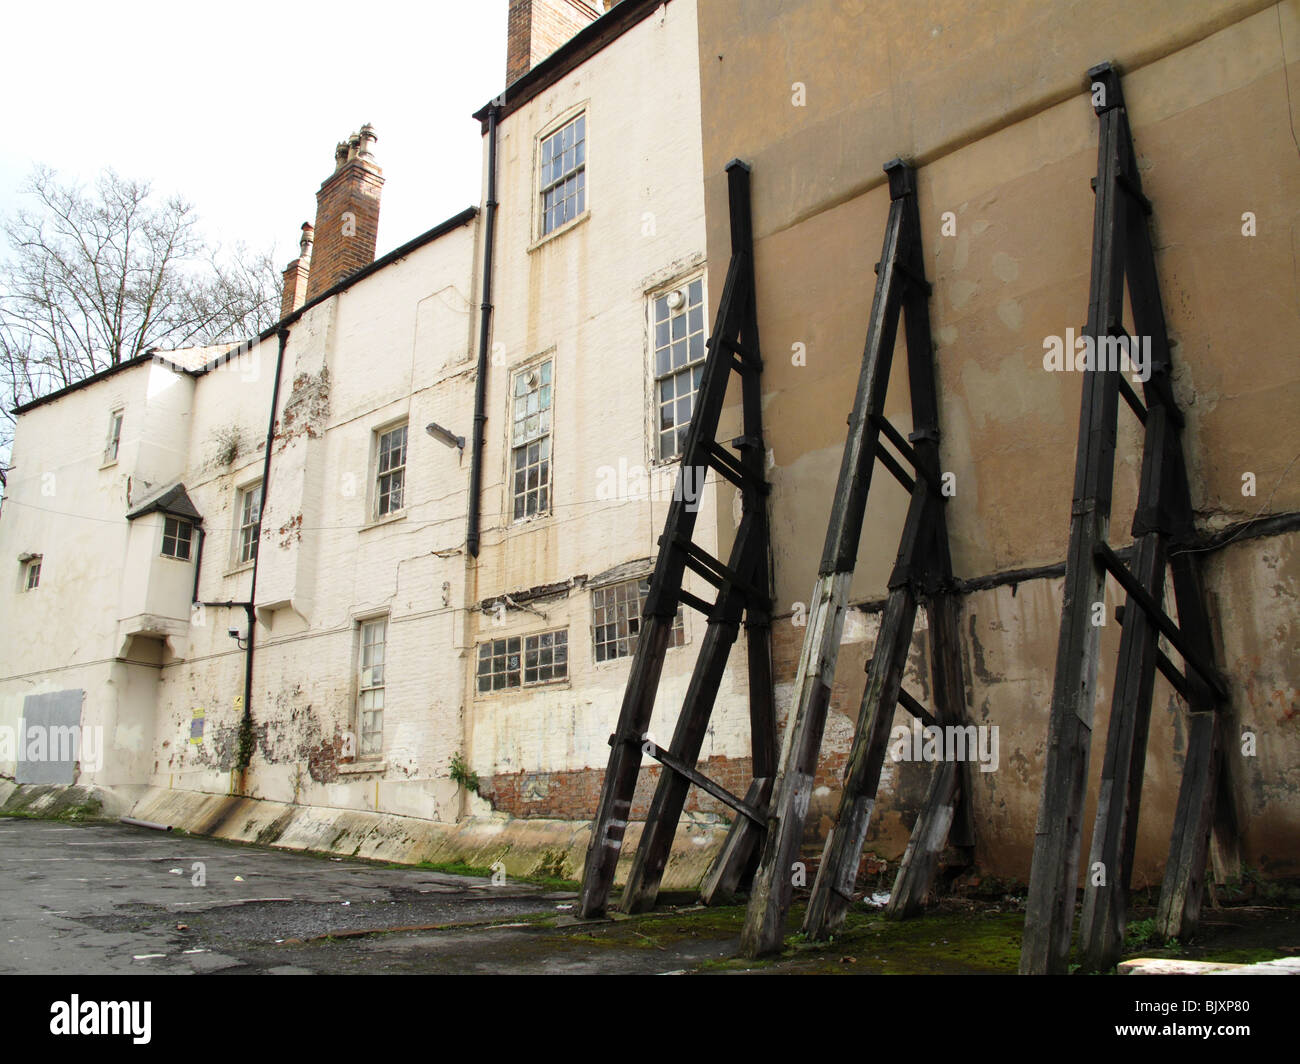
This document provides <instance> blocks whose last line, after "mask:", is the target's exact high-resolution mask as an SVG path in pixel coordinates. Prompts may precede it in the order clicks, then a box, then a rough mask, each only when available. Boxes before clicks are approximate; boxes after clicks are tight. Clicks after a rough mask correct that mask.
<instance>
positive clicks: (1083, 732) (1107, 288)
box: [1020, 64, 1234, 973]
mask: <svg viewBox="0 0 1300 1064" xmlns="http://www.w3.org/2000/svg"><path fill="white" fill-rule="evenodd" d="M1088 74H1089V80H1090V82H1091V89H1090V91H1091V92H1092V93H1093V96H1094V102H1095V104H1096V110H1097V113H1098V115H1099V116H1100V119H1101V123H1100V126H1101V133H1100V142H1099V146H1098V167H1097V169H1098V176H1097V179H1096V181H1095V182H1094V185H1093V187H1094V190H1095V191H1096V193H1097V199H1096V205H1095V214H1094V222H1093V224H1094V228H1093V262H1092V285H1091V301H1090V306H1089V315H1088V325H1087V330H1086V331H1087V334H1088V335H1091V336H1094V337H1099V336H1101V335H1103V332H1104V334H1105V335H1109V336H1117V335H1118V336H1124V337H1127V333H1125V332H1124V331H1123V328H1122V325H1121V323H1120V313H1121V312H1122V309H1123V306H1122V299H1121V297H1122V288H1121V287H1120V286H1121V285H1122V282H1123V281H1124V279H1125V278H1127V281H1128V294H1129V302H1130V305H1131V306H1132V309H1133V318H1134V322H1135V333H1136V334H1137V336H1138V337H1139V338H1140V339H1142V340H1143V341H1144V342H1145V341H1149V345H1150V346H1149V349H1148V354H1149V357H1150V365H1149V366H1147V367H1146V368H1147V369H1148V370H1149V371H1150V372H1149V374H1148V375H1147V379H1145V380H1144V381H1143V389H1144V398H1145V404H1143V403H1141V402H1140V401H1139V400H1138V398H1137V396H1136V394H1135V393H1133V390H1132V388H1131V387H1130V386H1129V385H1128V382H1127V381H1126V380H1124V378H1123V376H1122V375H1121V374H1119V373H1112V372H1102V371H1097V370H1094V371H1090V373H1089V376H1088V378H1087V379H1085V381H1084V401H1083V407H1082V410H1081V414H1080V423H1079V447H1078V452H1077V455H1078V457H1077V465H1076V479H1075V499H1074V508H1073V520H1072V523H1071V540H1070V555H1069V558H1068V560H1067V563H1066V587H1065V603H1064V606H1063V609H1062V622H1061V637H1060V642H1059V644H1058V654H1057V670H1056V685H1055V688H1054V692H1053V700H1052V717H1051V724H1050V733H1049V747H1048V763H1047V771H1046V773H1045V776H1044V781H1043V798H1042V805H1041V807H1040V811H1039V820H1038V832H1037V836H1036V838H1035V846H1034V861H1033V867H1032V871H1031V874H1030V892H1029V905H1028V908H1027V911H1026V920H1025V935H1024V940H1023V944H1022V949H1021V965H1020V970H1021V971H1022V972H1026V973H1039V972H1063V971H1064V970H1065V968H1066V963H1067V960H1068V951H1069V946H1070V931H1071V927H1072V922H1073V910H1074V897H1075V889H1076V883H1077V878H1078V867H1077V861H1078V845H1079V815H1080V813H1081V812H1082V803H1083V796H1084V788H1085V786H1086V777H1087V767H1088V738H1089V732H1090V730H1091V722H1092V692H1093V685H1094V682H1095V675H1096V669H1097V661H1096V647H1097V635H1096V632H1095V630H1094V632H1092V633H1090V632H1089V631H1088V619H1089V617H1088V615H1089V611H1090V610H1091V608H1092V607H1093V606H1094V605H1095V604H1096V603H1099V602H1100V601H1101V598H1102V596H1101V591H1102V587H1101V584H1103V583H1104V579H1105V574H1106V572H1109V573H1110V574H1111V575H1112V576H1114V577H1115V579H1116V580H1117V581H1118V582H1119V584H1120V585H1121V587H1123V589H1124V591H1125V592H1126V593H1127V602H1126V605H1125V608H1124V610H1123V614H1122V624H1123V631H1122V634H1121V638H1120V658H1119V668H1118V672H1117V676H1116V680H1115V685H1114V700H1113V703H1112V707H1111V718H1110V727H1109V731H1108V734H1107V745H1106V759H1105V762H1104V763H1103V766H1102V782H1101V794H1100V796H1099V799H1098V807H1097V821H1096V825H1095V828H1094V831H1093V842H1092V852H1091V854H1090V857H1089V868H1088V873H1087V876H1086V877H1085V878H1086V883H1087V885H1086V888H1085V894H1084V908H1083V918H1082V926H1081V929H1080V947H1081V951H1082V957H1083V963H1084V964H1085V966H1086V967H1088V968H1095V969H1104V968H1108V967H1109V966H1110V965H1111V964H1113V962H1114V961H1115V960H1116V958H1117V957H1118V955H1119V952H1120V950H1121V948H1122V946H1123V939H1124V929H1125V908H1126V905H1127V896H1128V888H1129V880H1130V876H1131V873H1132V866H1133V854H1134V850H1135V846H1136V838H1137V824H1138V814H1139V810H1140V805H1141V788H1142V779H1143V776H1144V771H1145V757H1146V741H1147V731H1148V728H1149V722H1150V712H1151V698H1152V689H1153V685H1154V682H1155V674H1156V671H1157V670H1159V671H1161V672H1163V673H1164V674H1165V675H1166V677H1167V678H1168V679H1169V680H1170V682H1171V683H1173V684H1174V686H1175V688H1176V689H1177V690H1178V691H1179V693H1180V694H1182V695H1183V696H1184V697H1185V698H1186V699H1187V702H1188V707H1189V710H1190V712H1189V727H1188V749H1187V755H1186V757H1185V759H1184V766H1183V778H1182V783H1181V789H1180V792H1179V800H1178V809H1177V811H1176V813H1175V822H1174V830H1173V838H1172V840H1171V842H1170V853H1169V859H1168V861H1167V863H1166V867H1165V880H1164V884H1163V887H1162V889H1161V895H1160V903H1159V907H1158V910H1157V928H1158V930H1159V931H1160V932H1161V933H1162V934H1164V935H1165V936H1167V937H1171V936H1186V935H1188V934H1190V933H1191V931H1192V930H1194V929H1195V926H1196V921H1197V918H1198V915H1199V907H1200V897H1201V890H1202V887H1203V878H1204V872H1205V863H1206V851H1207V847H1208V842H1209V836H1210V831H1211V825H1212V824H1215V825H1219V827H1220V830H1222V831H1224V832H1225V833H1227V832H1229V831H1231V830H1232V824H1233V820H1234V818H1233V817H1232V816H1231V814H1230V804H1231V803H1230V795H1228V796H1227V797H1225V796H1224V792H1223V791H1222V790H1221V789H1219V788H1218V785H1217V783H1216V780H1217V775H1218V766H1219V764H1220V761H1221V758H1220V754H1219V743H1220V735H1219V729H1220V721H1219V714H1218V713H1217V712H1216V709H1217V708H1218V703H1219V702H1220V701H1222V700H1226V698H1227V687H1226V684H1225V683H1224V682H1223V679H1222V677H1221V676H1220V675H1219V673H1218V671H1217V669H1216V668H1215V665H1214V651H1213V646H1212V643H1211V640H1210V628H1209V620H1208V615H1207V613H1206V609H1205V601H1204V595H1203V591H1202V589H1201V587H1200V583H1199V578H1198V574H1197V571H1196V569H1195V563H1194V561H1193V557H1192V555H1190V554H1189V553H1186V552H1180V551H1179V550H1177V549H1173V550H1171V549H1169V546H1168V545H1169V544H1170V543H1174V544H1180V543H1186V542H1187V541H1189V540H1190V539H1191V538H1192V537H1193V535H1194V532H1195V529H1194V525H1193V522H1192V509H1191V498H1190V493H1189V491H1188V485H1187V469H1186V463H1185V459H1184V456H1183V449H1182V442H1181V439H1180V430H1181V428H1182V427H1183V425H1184V421H1183V417H1182V415H1181V414H1180V413H1179V411H1178V408H1177V404H1176V403H1175V401H1174V395H1173V389H1172V386H1171V383H1170V353H1169V338H1168V333H1167V330H1166V324H1165V317H1164V308H1163V306H1162V305H1161V300H1160V288H1159V284H1158V281H1157V277H1156V269H1155V255H1154V251H1153V250H1152V245H1151V237H1150V232H1149V231H1148V228H1147V222H1146V217H1145V216H1146V215H1147V214H1149V213H1150V211H1151V204H1150V202H1149V201H1148V200H1147V199H1146V197H1145V196H1144V195H1143V194H1142V189H1141V178H1140V175H1139V173H1138V168H1137V160H1136V156H1135V155H1134V152H1133V142H1132V135H1131V131H1130V130H1129V126H1128V119H1127V112H1126V109H1125V106H1124V97H1123V93H1122V91H1121V88H1120V83H1119V75H1118V73H1117V72H1116V71H1115V70H1114V69H1112V68H1111V67H1110V66H1109V65H1108V64H1103V65H1102V66H1100V67H1095V68H1093V69H1092V70H1090V71H1089V72H1088ZM1099 89H1100V91H1098V90H1099ZM1112 376H1113V377H1114V378H1115V382H1114V386H1113V387H1111V389H1110V391H1109V392H1108V393H1102V392H1101V389H1103V388H1105V387H1107V378H1109V377H1112ZM1116 393H1118V394H1122V395H1123V397H1124V399H1125V401H1126V402H1128V404H1129V405H1130V406H1131V407H1132V408H1133V410H1134V412H1135V413H1136V414H1137V415H1138V417H1139V418H1140V419H1141V420H1142V422H1143V425H1144V429H1145V440H1144V446H1143V470H1142V479H1141V483H1140V486H1139V490H1138V501H1137V507H1136V512H1135V515H1134V519H1133V535H1134V537H1135V538H1136V540H1137V544H1136V551H1135V556H1136V557H1135V562H1134V569H1130V568H1129V567H1128V566H1127V565H1125V564H1124V563H1123V562H1122V561H1121V560H1120V558H1119V557H1118V555H1117V554H1116V553H1115V552H1114V551H1113V550H1111V548H1110V547H1109V546H1108V545H1107V543H1106V531H1107V528H1106V524H1107V518H1108V515H1109V509H1110V483H1111V479H1112V477H1113V472H1114V460H1113V449H1114V440H1115V414H1116V411H1115V406H1116V405H1117V404H1116V402H1115V399H1114V396H1115V394H1116ZM1098 394H1101V395H1103V396H1104V398H1103V400H1101V401H1098V400H1097V399H1096V396H1097V395H1098ZM1166 559H1168V563H1169V567H1170V568H1171V570H1172V574H1173V586H1174V596H1175V600H1176V602H1177V606H1178V623H1177V624H1175V623H1174V622H1173V620H1172V619H1171V618H1170V617H1169V616H1168V615H1167V614H1166V613H1165V610H1164V606H1163V598H1164V580H1165V575H1164V574H1165V567H1166ZM1161 635H1163V636H1164V637H1165V638H1166V639H1168V640H1169V642H1170V643H1171V644H1172V645H1173V647H1174V648H1175V649H1176V650H1177V651H1178V653H1179V654H1180V655H1181V657H1182V659H1183V662H1184V666H1185V669H1184V673H1183V675H1182V677H1179V676H1178V674H1177V672H1176V670H1175V668H1174V666H1173V664H1172V663H1171V662H1170V661H1169V659H1168V658H1167V657H1166V656H1165V655H1164V654H1163V652H1162V651H1161V650H1160V647H1159V637H1160V636H1161ZM1216 809H1218V810H1219V815H1218V816H1216ZM1224 841H1225V848H1227V847H1228V846H1230V840H1228V839H1225V840H1224ZM1103 876H1104V880H1103V879H1102V877H1103ZM1099 881H1100V882H1099Z"/></svg>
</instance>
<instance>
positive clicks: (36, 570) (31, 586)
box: [23, 554, 44, 592]
mask: <svg viewBox="0 0 1300 1064" xmlns="http://www.w3.org/2000/svg"><path fill="white" fill-rule="evenodd" d="M43 560H44V559H43V558H42V556H41V555H39V554H38V555H37V556H36V557H34V558H28V559H27V560H26V561H25V562H23V591H25V592H26V591H35V590H36V589H37V588H39V587H40V586H41V562H42V561H43Z"/></svg>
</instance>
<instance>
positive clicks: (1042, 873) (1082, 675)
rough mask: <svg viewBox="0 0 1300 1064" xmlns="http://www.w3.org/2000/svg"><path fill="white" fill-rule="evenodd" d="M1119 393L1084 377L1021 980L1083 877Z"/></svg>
mask: <svg viewBox="0 0 1300 1064" xmlns="http://www.w3.org/2000/svg"><path fill="white" fill-rule="evenodd" d="M1089 76H1090V78H1091V79H1092V82H1093V84H1097V85H1100V86H1101V89H1102V92H1101V94H1100V95H1101V99H1100V100H1099V102H1098V104H1097V105H1096V106H1095V110H1096V111H1097V114H1098V115H1099V117H1100V131H1099V136H1098V145H1097V173H1098V180H1097V197H1096V202H1095V204H1094V208H1095V209H1094V214H1093V240H1092V277H1091V284H1090V289H1089V300H1088V304H1089V305H1088V323H1087V326H1086V335H1088V336H1091V337H1093V338H1094V342H1095V340H1096V339H1097V338H1100V337H1103V336H1107V335H1110V333H1111V330H1112V328H1113V327H1114V326H1117V325H1119V324H1120V321H1121V320H1122V316H1123V310H1124V292H1123V284H1124V233H1125V227H1124V220H1125V208H1126V206H1127V197H1126V196H1125V195H1124V194H1122V193H1121V191H1120V189H1119V188H1118V185H1117V180H1116V177H1117V174H1118V173H1119V169H1120V156H1121V153H1122V152H1123V151H1124V148H1125V145H1126V144H1127V143H1128V141H1129V134H1128V125H1127V119H1126V116H1125V110H1124V106H1123V95H1122V93H1121V90H1120V84H1119V76H1118V74H1117V73H1116V72H1115V71H1114V70H1112V69H1111V68H1109V67H1104V68H1094V69H1093V70H1091V71H1089ZM1118 403H1119V387H1118V382H1117V381H1116V379H1115V374H1114V373H1111V372H1104V371H1098V370H1096V369H1092V370H1088V371H1087V372H1086V373H1085V375H1084V379H1083V395H1082V400H1081V405H1080V411H1079V437H1078V445H1077V448H1076V452H1075V453H1076V459H1075V472H1074V505H1073V507H1072V509H1071V520H1070V544H1069V548H1068V551H1067V554H1066V563H1065V601H1064V603H1063V605H1062V610H1061V631H1060V636H1059V638H1058V641H1057V649H1056V678H1055V683H1054V685H1053V689H1052V707H1051V713H1050V718H1049V723H1048V746H1047V765H1046V768H1045V771H1044V773H1043V790H1042V801H1041V803H1040V805H1039V812H1038V826H1037V829H1036V831H1035V835H1034V855H1033V863H1032V865H1031V867H1030V876H1029V898H1028V903H1027V906H1026V912H1025V932H1024V937H1023V939H1022V942H1021V952H1020V971H1021V973H1023V974H1061V975H1064V974H1065V972H1066V971H1067V968H1068V959H1069V950H1070V934H1071V930H1072V927H1073V923H1074V904H1075V896H1076V891H1077V884H1078V876H1079V846H1080V822H1081V820H1082V817H1083V799H1084V791H1085V790H1086V788H1087V785H1088V755H1089V748H1090V746H1091V742H1092V719H1093V698H1094V693H1095V691H1096V681H1097V664H1098V652H1099V650H1100V643H1101V629H1100V628H1098V627H1097V626H1095V625H1094V624H1093V623H1092V617H1091V613H1092V607H1093V604H1094V603H1098V602H1102V601H1103V593H1104V590H1105V573H1104V571H1103V570H1102V568H1101V567H1100V566H1099V565H1098V564H1097V563H1096V561H1095V559H1094V548H1095V547H1096V545H1097V544H1098V543H1104V542H1105V540H1106V534H1107V532H1108V530H1109V527H1110V504H1111V482H1112V480H1113V477H1114V471H1115V426H1116V415H1117V413H1118Z"/></svg>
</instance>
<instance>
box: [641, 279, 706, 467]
mask: <svg viewBox="0 0 1300 1064" xmlns="http://www.w3.org/2000/svg"><path fill="white" fill-rule="evenodd" d="M652 302H653V304H654V310H653V328H654V343H653V347H654V367H655V427H656V430H657V434H658V438H659V442H658V453H659V457H660V459H667V458H675V457H677V456H678V455H680V454H681V453H682V448H683V447H684V446H685V444H686V432H687V430H688V429H689V428H690V424H691V415H692V414H693V413H694V410H695V396H696V394H697V393H698V392H699V390H700V381H701V379H702V378H703V377H704V281H703V280H702V279H700V278H697V279H696V280H694V281H691V282H690V283H689V284H687V285H684V286H683V287H681V288H678V289H674V290H673V291H671V292H664V293H663V294H662V295H658V296H655V297H654V299H653V301H652Z"/></svg>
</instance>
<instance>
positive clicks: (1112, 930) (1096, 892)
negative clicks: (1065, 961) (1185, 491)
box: [1079, 437, 1165, 971]
mask: <svg viewBox="0 0 1300 1064" xmlns="http://www.w3.org/2000/svg"><path fill="white" fill-rule="evenodd" d="M1148 440H1150V437H1148ZM1161 538H1162V537H1161V536H1160V535H1159V533H1155V532H1152V533H1149V534H1148V535H1145V536H1143V537H1142V539H1141V540H1140V541H1139V542H1138V551H1137V563H1136V568H1137V572H1138V579H1139V580H1140V581H1141V582H1142V585H1143V586H1144V587H1145V588H1146V589H1147V590H1148V591H1149V592H1150V593H1151V594H1152V595H1153V596H1155V597H1158V596H1159V595H1160V594H1161V593H1162V591H1163V588H1164V578H1165V552H1164V545H1163V543H1162V542H1161ZM1158 641H1159V632H1158V631H1157V630H1156V626H1155V625H1154V624H1153V623H1152V622H1151V620H1150V618H1149V617H1147V615H1146V614H1145V613H1144V612H1143V611H1142V610H1128V611H1127V612H1126V613H1125V615H1124V627H1123V633H1122V634H1121V636H1120V648H1119V669H1118V673H1117V675H1116V679H1115V687H1114V697H1113V699H1112V702H1111V710H1110V726H1109V729H1108V731H1107V736H1106V755H1105V760H1104V761H1103V763H1102V769H1101V792H1100V795H1099V796H1098V798H1097V819H1096V824H1095V826H1094V827H1093V831H1092V852H1091V853H1090V854H1089V856H1088V867H1087V869H1086V870H1085V872H1084V883H1085V886H1084V894H1083V916H1082V919H1081V920H1080V925H1079V948H1080V951H1081V954H1082V957H1083V965H1084V967H1085V968H1086V969H1087V970H1088V971H1103V970H1105V969H1108V968H1110V967H1112V966H1113V965H1114V964H1115V962H1116V961H1117V960H1118V959H1119V955H1120V951H1121V950H1122V949H1123V947H1124V928H1125V925H1126V919H1127V905H1128V888H1129V880H1130V877H1131V875H1132V866H1131V858H1130V859H1129V860H1126V859H1125V858H1128V857H1129V856H1130V855H1131V852H1132V845H1131V844H1132V842H1133V840H1134V839H1135V837H1136V835H1137V825H1138V810H1139V808H1140V804H1141V796H1142V777H1143V772H1144V766H1145V762H1146V736H1147V730H1148V724H1149V720H1150V716H1151V692H1152V688H1153V686H1154V684H1155V674H1156V655H1157V654H1158V653H1159V649H1158V646H1157V643H1158ZM1099 881H1100V882H1099Z"/></svg>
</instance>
